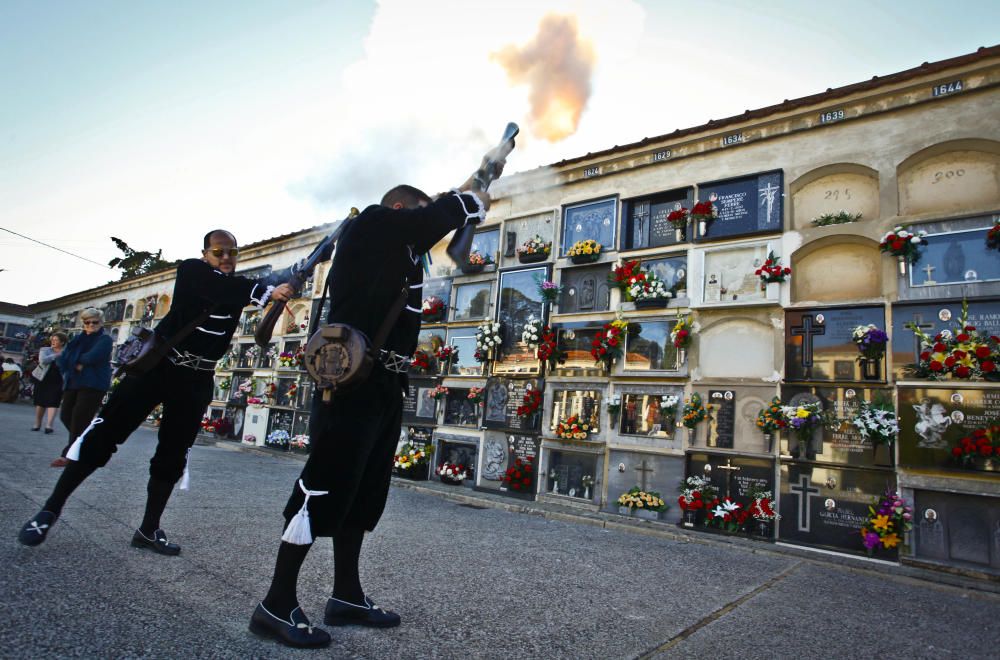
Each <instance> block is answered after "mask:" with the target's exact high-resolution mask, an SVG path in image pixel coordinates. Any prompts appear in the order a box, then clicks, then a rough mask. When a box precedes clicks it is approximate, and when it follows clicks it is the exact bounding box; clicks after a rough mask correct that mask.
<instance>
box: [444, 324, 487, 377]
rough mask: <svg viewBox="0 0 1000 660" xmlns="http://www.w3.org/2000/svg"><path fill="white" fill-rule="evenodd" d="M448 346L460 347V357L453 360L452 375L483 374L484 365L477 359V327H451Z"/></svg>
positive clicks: (450, 372)
mask: <svg viewBox="0 0 1000 660" xmlns="http://www.w3.org/2000/svg"><path fill="white" fill-rule="evenodd" d="M448 346H454V347H455V348H457V349H458V359H457V360H452V362H451V369H450V371H449V373H448V375H450V376H482V375H483V365H482V363H480V362H477V361H476V358H475V355H476V329H475V328H450V329H449V330H448Z"/></svg>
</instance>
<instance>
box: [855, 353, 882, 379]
mask: <svg viewBox="0 0 1000 660" xmlns="http://www.w3.org/2000/svg"><path fill="white" fill-rule="evenodd" d="M860 362H861V377H862V378H863V379H864V380H881V378H882V361H881V360H880V359H879V358H861V359H860Z"/></svg>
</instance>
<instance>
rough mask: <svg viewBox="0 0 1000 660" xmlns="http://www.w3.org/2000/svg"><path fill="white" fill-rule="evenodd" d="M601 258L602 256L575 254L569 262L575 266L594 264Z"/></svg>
mask: <svg viewBox="0 0 1000 660" xmlns="http://www.w3.org/2000/svg"><path fill="white" fill-rule="evenodd" d="M600 258H601V255H600V254H574V255H573V256H572V257H570V258H569V260H570V261H572V262H573V263H574V264H592V263H594V262H595V261H597V260H598V259H600Z"/></svg>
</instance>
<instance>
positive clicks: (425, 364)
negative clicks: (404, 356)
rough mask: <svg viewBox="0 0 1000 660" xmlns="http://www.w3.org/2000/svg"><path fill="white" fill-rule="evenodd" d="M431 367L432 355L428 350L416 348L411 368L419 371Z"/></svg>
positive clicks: (411, 360) (411, 359)
mask: <svg viewBox="0 0 1000 660" xmlns="http://www.w3.org/2000/svg"><path fill="white" fill-rule="evenodd" d="M430 368H431V356H430V355H428V354H427V351H421V350H419V349H418V350H416V351H413V357H412V358H410V369H411V370H413V371H417V372H423V371H428V370H430Z"/></svg>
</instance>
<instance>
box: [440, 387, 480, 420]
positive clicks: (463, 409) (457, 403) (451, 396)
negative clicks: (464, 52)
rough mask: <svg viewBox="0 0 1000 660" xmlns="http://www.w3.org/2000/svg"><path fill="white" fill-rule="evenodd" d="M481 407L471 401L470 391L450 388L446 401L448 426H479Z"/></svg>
mask: <svg viewBox="0 0 1000 660" xmlns="http://www.w3.org/2000/svg"><path fill="white" fill-rule="evenodd" d="M479 410H480V406H479V404H477V403H473V402H472V401H470V400H469V390H468V389H465V388H457V387H450V388H448V395H447V396H446V397H445V399H444V423H445V425H446V426H479Z"/></svg>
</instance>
